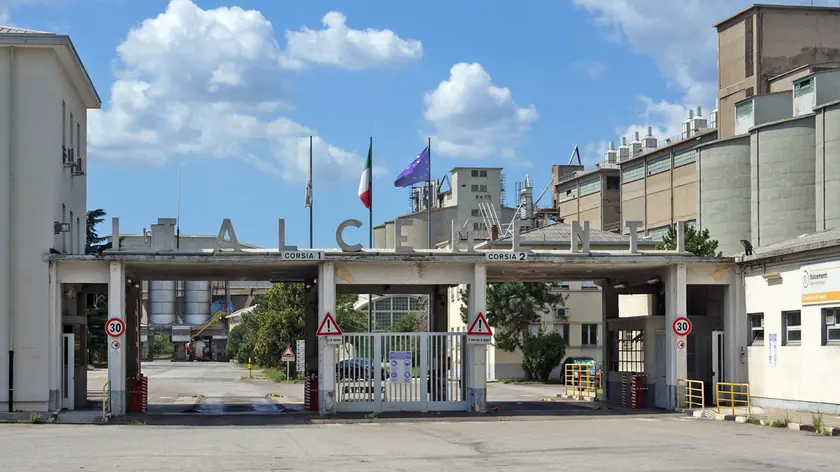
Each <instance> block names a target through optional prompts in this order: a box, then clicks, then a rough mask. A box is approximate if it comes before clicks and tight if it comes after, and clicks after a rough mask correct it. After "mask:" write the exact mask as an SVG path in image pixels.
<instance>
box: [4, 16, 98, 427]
mask: <svg viewBox="0 0 840 472" xmlns="http://www.w3.org/2000/svg"><path fill="white" fill-rule="evenodd" d="M100 106H101V101H100V99H99V96H98V95H97V93H96V89H95V88H94V86H93V83H92V82H91V79H90V77H89V76H88V74H87V72H86V71H85V68H84V66H83V65H82V61H81V59H80V58H79V55H78V54H77V53H76V50H75V48H74V47H73V43H72V42H71V41H70V38H69V37H68V36H64V35H56V34H52V33H43V32H39V31H32V30H25V29H19V28H9V27H4V26H0V410H3V411H5V410H6V409H7V408H9V401H10V397H11V398H17V399H19V400H18V401H17V402H15V403H14V405H13V407H14V409H22V410H41V411H43V410H47V409H54V408H55V407H56V406H57V405H58V404H59V401H58V395H59V391H60V390H59V380H60V376H58V372H59V362H60V359H61V358H60V356H59V352H58V351H55V352H49V353H48V351H41V350H40V349H38V346H41V345H44V344H45V343H46V342H47V341H49V342H50V343H55V344H54V345H58V344H59V339H60V338H61V335H62V333H66V332H70V333H72V332H78V331H80V328H79V327H80V326H81V325H82V324H83V323H81V321H83V319H84V317H83V316H80V315H83V314H84V311H83V310H84V303H83V302H84V300H81V297H80V296H77V295H78V294H79V291H78V287H74V286H72V285H68V286H67V287H65V289H64V290H63V291H62V293H61V296H62V297H63V298H64V299H65V303H64V304H63V306H64V309H63V311H62V315H63V317H62V318H63V320H62V319H54V320H53V319H51V318H50V316H49V314H50V313H51V311H53V308H54V305H55V304H57V303H58V301H57V300H55V299H52V298H50V297H49V296H47V294H48V293H49V287H50V266H51V264H50V263H49V262H48V261H47V260H45V257H44V256H45V255H46V254H49V253H50V252H54V253H55V252H58V253H64V254H84V250H85V239H86V238H85V237H86V218H85V213H86V209H87V208H86V205H87V201H86V196H87V193H86V186H87V178H86V177H85V172H86V168H87V140H86V135H87V111H88V110H89V109H97V108H99V107H100ZM84 348H85V346H84V344H77V345H76V349H77V351H80V352H84ZM12 368H13V369H14V377H13V384H12V385H9V381H10V377H11V376H10V375H9V371H10V369H12ZM86 370H87V366H86V365H78V364H77V371H78V372H80V373H83V372H84V371H86ZM81 388H84V387H81Z"/></svg>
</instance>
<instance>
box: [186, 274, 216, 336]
mask: <svg viewBox="0 0 840 472" xmlns="http://www.w3.org/2000/svg"><path fill="white" fill-rule="evenodd" d="M211 295H212V293H211V291H210V282H207V281H187V282H184V323H186V324H188V325H192V326H201V325H203V324H204V323H206V322H207V321H209V320H210V316H211V315H210V301H211Z"/></svg>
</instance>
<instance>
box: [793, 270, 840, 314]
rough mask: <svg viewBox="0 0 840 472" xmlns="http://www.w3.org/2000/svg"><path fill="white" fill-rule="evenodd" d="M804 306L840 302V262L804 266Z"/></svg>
mask: <svg viewBox="0 0 840 472" xmlns="http://www.w3.org/2000/svg"><path fill="white" fill-rule="evenodd" d="M801 286H802V304H803V305H818V304H821V303H836V302H840V261H834V262H825V263H822V264H814V265H808V266H802V269H801Z"/></svg>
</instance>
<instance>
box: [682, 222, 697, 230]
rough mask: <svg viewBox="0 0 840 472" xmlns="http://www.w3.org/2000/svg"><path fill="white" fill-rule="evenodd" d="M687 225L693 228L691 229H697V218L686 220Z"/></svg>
mask: <svg viewBox="0 0 840 472" xmlns="http://www.w3.org/2000/svg"><path fill="white" fill-rule="evenodd" d="M685 227H686V228H691V229H695V228H697V220H688V221H686V222H685Z"/></svg>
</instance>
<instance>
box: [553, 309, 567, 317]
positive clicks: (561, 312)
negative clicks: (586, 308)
mask: <svg viewBox="0 0 840 472" xmlns="http://www.w3.org/2000/svg"><path fill="white" fill-rule="evenodd" d="M554 316H556V317H557V318H568V317H569V310H568V308H556V309H555V310H554Z"/></svg>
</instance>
